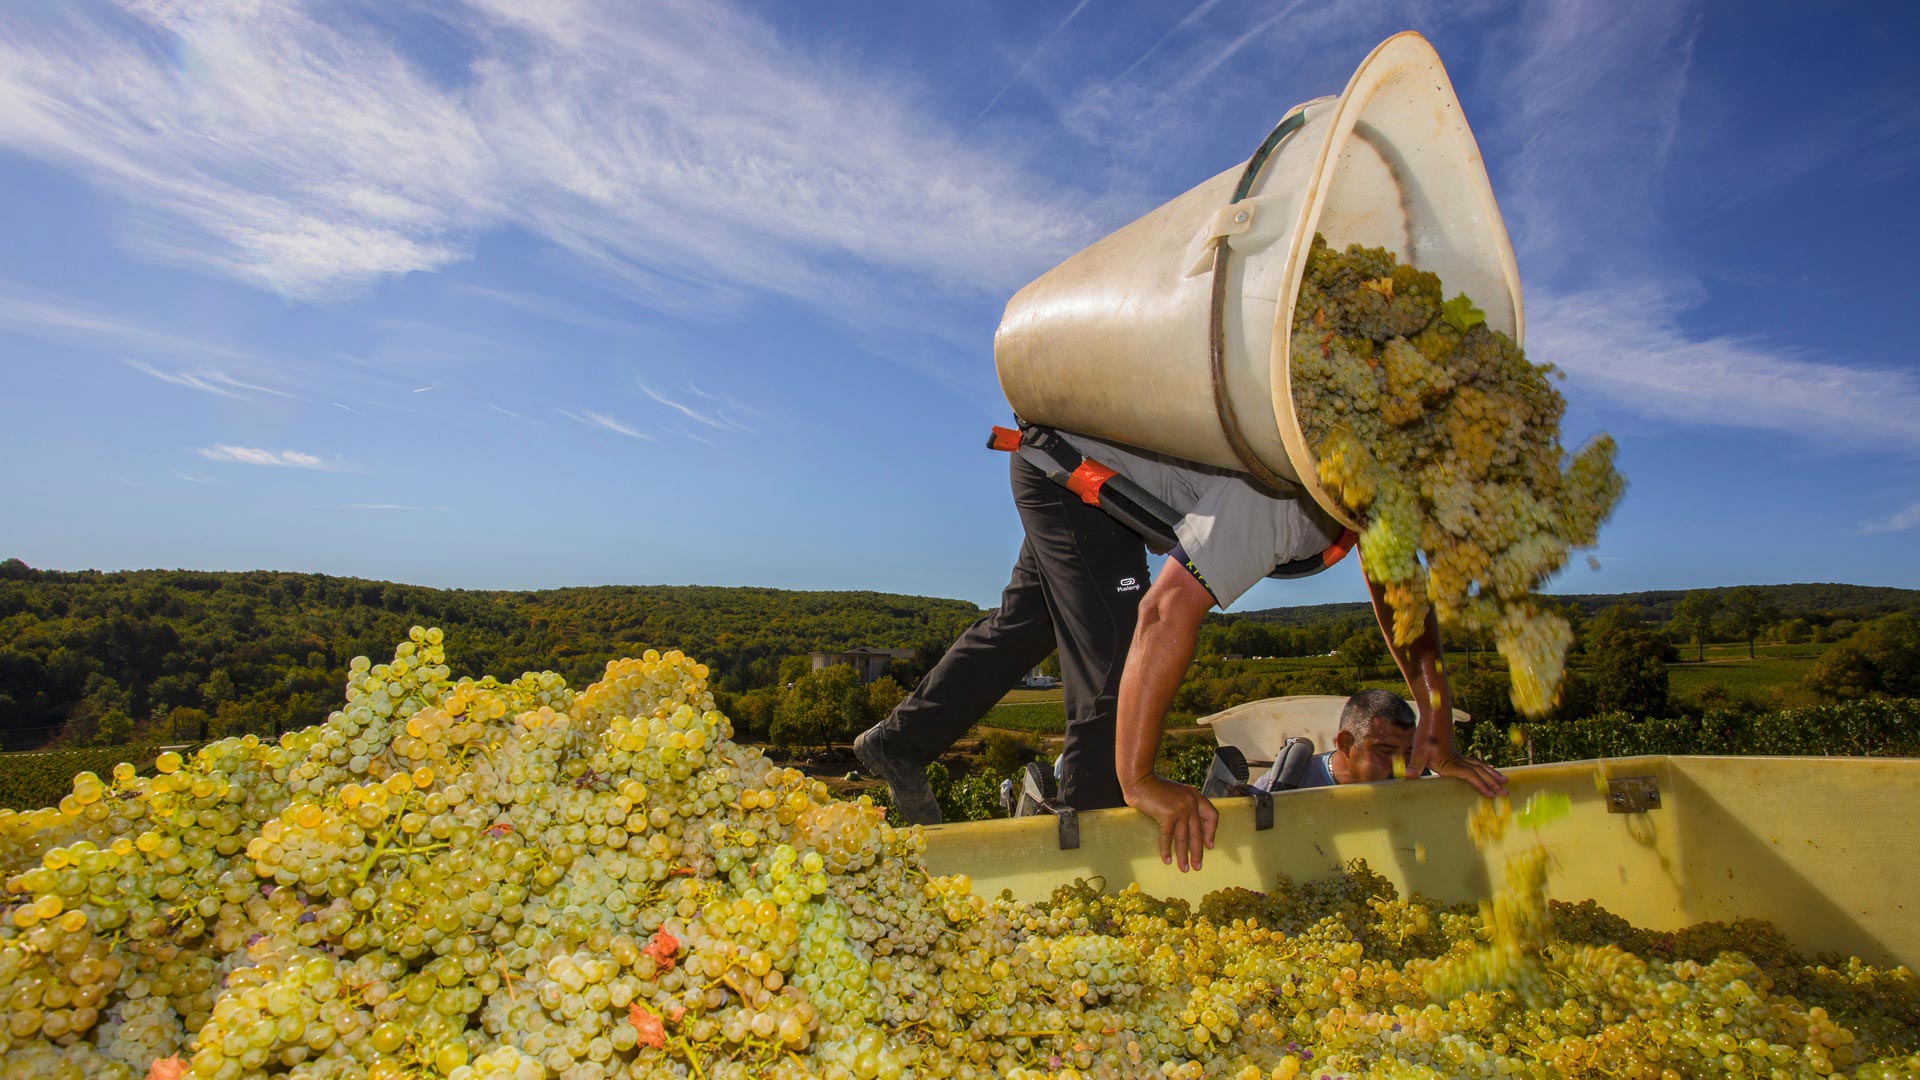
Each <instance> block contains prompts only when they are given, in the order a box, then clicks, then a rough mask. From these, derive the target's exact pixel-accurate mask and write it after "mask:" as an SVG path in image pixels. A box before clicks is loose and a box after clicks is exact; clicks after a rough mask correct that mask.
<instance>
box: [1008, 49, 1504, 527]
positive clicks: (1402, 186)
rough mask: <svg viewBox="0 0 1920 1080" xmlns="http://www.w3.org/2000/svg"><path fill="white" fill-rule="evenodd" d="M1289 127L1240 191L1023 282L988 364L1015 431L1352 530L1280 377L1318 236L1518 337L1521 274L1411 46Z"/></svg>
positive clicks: (1479, 176)
mask: <svg viewBox="0 0 1920 1080" xmlns="http://www.w3.org/2000/svg"><path fill="white" fill-rule="evenodd" d="M1296 114H1298V116H1299V120H1298V126H1297V129H1295V130H1293V131H1292V132H1291V133H1290V134H1287V135H1285V136H1284V137H1282V138H1281V139H1280V140H1279V141H1278V143H1277V145H1276V146H1274V147H1273V149H1272V151H1271V153H1270V154H1269V155H1268V156H1267V157H1266V158H1265V160H1264V161H1258V155H1256V158H1255V162H1257V164H1255V162H1250V163H1248V164H1255V175H1254V176H1253V177H1252V178H1251V184H1250V187H1248V189H1247V195H1246V197H1244V198H1242V199H1241V200H1239V201H1237V202H1236V201H1234V198H1233V196H1234V193H1235V189H1236V187H1237V186H1238V185H1239V184H1240V183H1241V181H1242V176H1243V174H1244V173H1245V172H1246V170H1247V165H1246V164H1243V165H1240V166H1236V167H1234V168H1232V169H1229V170H1227V171H1226V172H1223V173H1221V174H1220V175H1218V176H1216V177H1214V178H1213V179H1211V180H1208V181H1206V182H1205V183H1202V184H1200V185H1199V186H1198V187H1195V188H1193V189H1192V190H1191V191H1188V192H1187V193H1186V194H1184V195H1181V196H1180V197H1178V198H1176V199H1174V200H1173V201H1171V202H1169V203H1167V204H1165V205H1163V206H1161V207H1160V208H1159V209H1156V210H1154V211H1152V212H1151V213H1149V214H1147V215H1146V216H1145V217H1142V218H1140V219H1139V220H1138V221H1135V222H1133V223H1132V224H1130V225H1127V226H1126V227H1124V228H1122V229H1120V230H1119V231H1118V232H1115V233H1113V234H1111V235H1109V236H1107V237H1105V238H1104V239H1102V240H1099V241H1097V242H1096V243H1094V244H1093V245H1092V246H1090V247H1088V248H1086V249H1085V250H1084V251H1081V252H1080V253H1079V254H1077V255H1074V256H1073V257H1071V258H1069V259H1068V260H1067V261H1065V262H1063V263H1061V264H1060V265H1059V266H1057V267H1054V268H1053V269H1052V270H1049V271H1048V272H1047V273H1046V274H1044V275H1042V276H1041V277H1040V278H1038V279H1036V280H1035V281H1033V282H1032V283H1030V284H1029V285H1027V286H1026V287H1025V288H1023V289H1021V290H1020V291H1019V292H1018V293H1017V294H1015V295H1014V297H1013V299H1012V300H1010V301H1008V303H1007V311H1006V315H1005V317H1004V318H1002V319H1001V322H1000V329H999V332H998V333H997V334H996V335H995V337H994V364H995V367H996V368H997V369H998V371H999V375H1000V386H1001V389H1002V391H1003V392H1004V393H1005V394H1006V396H1007V402H1008V403H1009V404H1010V405H1012V406H1013V411H1014V413H1015V414H1016V415H1017V416H1019V417H1020V418H1021V419H1022V420H1025V421H1028V422H1030V423H1035V424H1043V425H1046V426H1048V427H1055V428H1059V429H1062V430H1065V431H1074V432H1080V433H1083V434H1087V435H1093V436H1097V437H1100V438H1105V439H1111V440H1113V441H1116V442H1122V443H1128V444H1131V445H1134V446H1139V447H1144V448H1146V449H1149V450H1154V451H1158V452H1160V453H1164V454H1171V455H1174V456H1176V457H1181V458H1185V459H1187V460H1189V461H1196V462H1201V463H1204V464H1208V465H1215V466H1219V467H1222V468H1230V469H1238V470H1242V471H1245V472H1249V473H1251V474H1253V475H1255V476H1260V477H1266V478H1270V479H1271V478H1277V479H1279V480H1281V481H1290V482H1295V483H1298V484H1299V485H1300V486H1301V487H1302V488H1304V489H1305V490H1306V491H1307V492H1308V493H1309V494H1311V495H1312V496H1313V498H1314V500H1315V501H1317V502H1318V503H1319V504H1320V505H1321V506H1322V507H1324V508H1326V510H1327V512H1328V513H1330V514H1332V515H1333V516H1334V517H1336V518H1338V519H1339V520H1341V521H1342V522H1344V523H1346V524H1348V525H1353V524H1355V523H1354V521H1353V518H1352V515H1350V514H1348V513H1347V511H1346V509H1345V508H1344V507H1342V506H1340V504H1339V503H1338V502H1337V501H1336V500H1335V499H1334V498H1333V496H1332V495H1331V494H1330V493H1328V492H1327V491H1325V490H1324V489H1323V488H1322V487H1321V486H1320V484H1319V481H1318V479H1317V478H1316V477H1315V474H1314V467H1313V454H1312V452H1311V451H1310V450H1308V448H1307V444H1306V439H1305V436H1304V435H1303V434H1302V433H1301V430H1300V424H1299V421H1298V420H1297V419H1296V417H1295V416H1294V410H1293V395H1292V390H1291V388H1290V384H1289V379H1290V375H1291V365H1290V364H1289V362H1288V357H1289V348H1288V346H1289V340H1290V338H1291V334H1290V332H1289V328H1290V327H1291V326H1292V324H1293V306H1294V302H1295V299H1296V297H1297V296H1298V295H1299V292H1300V275H1301V273H1302V271H1303V270H1304V268H1305V265H1306V259H1307V253H1308V250H1309V249H1310V247H1311V246H1312V243H1313V236H1314V233H1315V232H1316V231H1317V232H1319V233H1320V234H1322V235H1324V236H1325V237H1326V239H1327V242H1328V243H1330V244H1332V245H1334V246H1335V247H1342V248H1343V247H1345V246H1346V245H1348V244H1351V243H1362V244H1366V245H1369V246H1376V247H1385V248H1387V249H1388V250H1390V251H1392V252H1394V253H1395V254H1396V255H1397V256H1398V257H1399V258H1400V259H1401V261H1403V262H1406V263H1410V264H1412V265H1414V266H1417V267H1419V268H1420V269H1423V270H1428V271H1432V272H1433V273H1435V274H1438V275H1439V276H1440V279H1441V281H1442V282H1443V283H1444V284H1445V287H1446V288H1447V290H1448V292H1449V294H1450V295H1451V294H1452V293H1454V292H1465V293H1466V294H1467V295H1468V296H1469V297H1471V298H1472V299H1473V301H1474V303H1475V304H1477V305H1478V306H1479V307H1480V308H1481V309H1482V310H1484V311H1485V312H1486V315H1487V322H1488V324H1489V325H1490V326H1492V327H1493V328H1494V329H1496V330H1503V331H1506V332H1507V333H1509V334H1511V335H1512V336H1513V338H1514V340H1515V341H1519V340H1520V339H1521V333H1522V330H1523V325H1522V314H1521V308H1520V279H1519V274H1518V272H1517V271H1516V269H1515V267H1514V261H1513V247H1512V245H1511V244H1510V243H1509V242H1508V240H1507V230H1506V226H1505V225H1504V224H1502V222H1501V220H1500V209H1499V207H1498V206H1496V205H1495V203H1494V199H1493V188H1492V186H1491V185H1490V184H1489V183H1488V182H1487V171H1486V167H1485V166H1484V165H1483V164H1482V162H1481V160H1480V149H1479V146H1478V145H1477V144H1476V143H1475V142H1474V138H1473V132H1472V131H1471V130H1469V129H1468V127H1467V121H1466V117H1465V116H1463V115H1462V114H1461V111H1460V101H1459V99H1458V98H1456V97H1455V96H1454V93H1453V84H1452V83H1451V82H1450V81H1449V80H1448V78H1447V72H1446V68H1445V67H1444V66H1442V65H1441V63H1440V57H1439V54H1437V53H1436V52H1434V50H1433V46H1432V45H1430V44H1429V43H1428V42H1427V40H1426V39H1425V38H1423V37H1421V36H1420V35H1419V34H1416V33H1413V32H1411V31H1409V32H1406V33H1401V34H1396V35H1394V36H1393V37H1390V38H1388V39H1387V40H1386V41H1384V42H1382V43H1381V44H1380V46H1379V47H1378V48H1376V49H1374V50H1373V52H1372V53H1370V54H1369V55H1368V56H1367V58H1366V59H1365V60H1363V61H1361V63H1360V67H1359V69H1358V70H1356V71H1355V72H1354V73H1353V78H1352V80H1350V81H1349V82H1348V83H1347V88H1346V90H1345V91H1344V92H1342V93H1341V94H1340V96H1339V97H1337V98H1321V99H1318V100H1315V101H1310V102H1307V103H1306V104H1305V105H1300V106H1296V107H1295V108H1293V109H1292V110H1289V112H1288V113H1287V118H1288V119H1289V120H1290V119H1291V118H1293V117H1294V116H1295V115H1296ZM1287 126H1288V124H1287V122H1285V121H1283V124H1282V127H1283V128H1285V127H1287ZM1220 245H1224V246H1225V248H1226V251H1225V252H1224V254H1223V253H1222V252H1221V251H1220V250H1219V246H1220ZM1222 268H1224V269H1223V270H1222ZM1217 273H1220V274H1222V275H1223V276H1222V279H1221V284H1222V286H1223V287H1222V290H1221V298H1220V299H1221V303H1220V315H1221V317H1220V323H1219V338H1220V362H1219V365H1218V367H1219V387H1218V398H1219V400H1216V387H1215V366H1216V365H1215V361H1214V356H1213V350H1212V347H1211V346H1210V333H1211V327H1212V320H1213V317H1214V285H1215V283H1214V277H1215V275H1216V274H1217ZM1236 430H1237V432H1238V434H1239V439H1238V440H1237V441H1239V442H1240V444H1241V448H1240V450H1238V451H1236V448H1235V445H1234V443H1235V441H1236V439H1235V438H1234V432H1235V431H1236Z"/></svg>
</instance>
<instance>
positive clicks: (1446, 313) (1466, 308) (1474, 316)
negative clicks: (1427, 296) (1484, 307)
mask: <svg viewBox="0 0 1920 1080" xmlns="http://www.w3.org/2000/svg"><path fill="white" fill-rule="evenodd" d="M1440 317H1441V318H1442V319H1445V320H1446V322H1447V325H1448V326H1451V327H1453V328H1454V329H1455V330H1458V331H1460V332H1461V333H1463V334H1464V333H1466V332H1467V331H1469V330H1471V329H1473V328H1474V327H1476V326H1479V325H1480V324H1481V323H1483V322H1486V321H1487V313H1486V312H1484V311H1481V310H1480V309H1479V308H1477V307H1474V306H1473V301H1471V300H1469V299H1467V294H1466V293H1461V294H1460V295H1458V296H1456V297H1454V298H1453V299H1451V300H1449V301H1447V302H1446V303H1444V304H1441V305H1440Z"/></svg>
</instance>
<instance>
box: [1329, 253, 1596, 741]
mask: <svg viewBox="0 0 1920 1080" xmlns="http://www.w3.org/2000/svg"><path fill="white" fill-rule="evenodd" d="M1443 296H1444V290H1443V288H1442V286H1441V283H1440V279H1439V278H1438V277H1436V276H1435V275H1433V274H1430V273H1426V272H1424V271H1420V270H1416V269H1415V268H1413V267H1412V266H1407V265H1404V264H1401V263H1399V262H1398V261H1397V260H1396V259H1395V258H1394V256H1393V254H1392V253H1391V252H1388V251H1386V250H1385V249H1382V248H1366V247H1361V246H1360V245H1358V244H1356V245H1353V246H1351V247H1349V248H1348V249H1347V250H1346V251H1344V252H1341V251H1335V250H1334V249H1333V248H1331V247H1329V246H1328V245H1327V243H1326V242H1325V240H1324V239H1322V238H1320V237H1318V236H1316V237H1315V238H1314V243H1313V249H1312V252H1311V253H1310V255H1309V257H1308V262H1307V271H1306V274H1305V275H1304V278H1303V281H1302V283H1301V286H1300V297H1299V302H1298V305H1297V306H1296V308H1295V316H1294V324H1293V337H1292V344H1291V351H1292V357H1293V360H1292V363H1293V373H1292V386H1293V397H1294V407H1295V411H1296V414H1297V415H1298V417H1299V420H1300V424H1301V429H1302V431H1303V432H1304V433H1305V435H1306V437H1307V442H1308V444H1309V445H1310V446H1311V447H1312V448H1313V451H1314V455H1315V459H1316V471H1317V473H1318V476H1319V479H1320V482H1321V483H1322V484H1324V485H1325V486H1326V487H1327V489H1328V490H1329V491H1331V492H1332V493H1333V494H1334V495H1335V497H1337V498H1338V499H1339V500H1340V502H1341V504H1342V505H1343V506H1345V507H1346V508H1347V509H1348V510H1349V511H1351V512H1352V513H1353V514H1355V515H1356V516H1357V517H1358V518H1360V519H1361V521H1362V522H1363V523H1364V531H1363V532H1362V533H1361V536H1360V557H1361V559H1362V562H1363V564H1364V566H1365V568H1366V570H1367V573H1368V575H1369V576H1370V577H1372V578H1373V580H1375V581H1377V582H1380V583H1381V585H1382V586H1383V587H1384V589H1385V592H1386V596H1387V599H1388V601H1389V602H1390V603H1391V604H1392V606H1393V610H1394V628H1393V631H1394V636H1395V638H1396V639H1397V640H1398V641H1400V642H1401V643H1402V644H1405V643H1407V642H1410V641H1412V640H1413V639H1414V638H1415V637H1417V636H1419V634H1420V631H1421V628H1422V626H1423V625H1424V624H1425V621H1426V617H1427V612H1428V611H1430V610H1432V611H1435V612H1437V613H1438V614H1439V617H1440V619H1441V621H1442V622H1444V623H1449V624H1456V625H1465V626H1469V627H1472V628H1474V629H1477V630H1483V631H1487V632H1490V633H1491V634H1492V635H1493V638H1494V641H1495V644H1496V645H1497V647H1498V648H1499V650H1500V653H1501V655H1502V656H1504V657H1506V658H1507V662H1508V665H1509V668H1510V670H1511V671H1512V673H1513V700H1514V704H1515V705H1516V706H1517V707H1518V708H1519V709H1520V710H1521V712H1523V713H1525V714H1527V715H1530V716H1538V715H1540V714H1542V713H1544V712H1546V711H1548V710H1549V709H1550V708H1551V707H1552V706H1553V704H1554V702H1555V701H1556V699H1557V697H1558V694H1559V687H1560V676H1561V672H1562V665H1563V663H1564V659H1565V656H1566V651H1567V646H1568V645H1569V644H1570V643H1571V641H1572V638H1573V635H1572V633H1571V631H1570V630H1569V629H1568V627H1567V624H1566V622H1565V620H1563V619H1561V618H1560V617H1559V616H1558V615H1555V614H1552V613H1550V612H1545V611H1542V610H1540V609H1539V608H1538V606H1537V605H1536V604H1535V603H1533V602H1532V601H1531V600H1530V599H1529V598H1530V596H1531V595H1532V593H1533V590H1534V589H1535V588H1536V587H1538V585H1539V584H1540V582H1541V581H1542V580H1543V579H1544V578H1546V577H1547V575H1549V574H1552V573H1553V572H1554V571H1556V570H1558V569H1560V568H1561V567H1562V566H1563V565H1564V564H1565V563H1566V558H1567V550H1568V549H1569V548H1570V547H1584V546H1590V545H1592V544H1593V543H1594V542H1595V540H1596V538H1597V535H1598V532H1599V528H1600V524H1601V522H1603V521H1605V520H1606V518H1607V516H1608V515H1609V514H1610V513H1611V512H1612V510H1613V506H1614V503H1615V502H1617V501H1618V499H1619V497H1620V493H1621V490H1622V488H1623V487H1624V482H1623V481H1622V480H1621V478H1620V474H1619V473H1618V472H1616V471H1615V470H1614V467H1613V455H1614V444H1613V440H1612V439H1610V438H1608V437H1607V436H1606V435H1600V436H1597V437H1595V438H1594V439H1593V440H1592V441H1591V442H1589V443H1587V444H1586V445H1585V446H1584V447H1582V448H1581V449H1580V450H1579V451H1578V452H1577V453H1575V454H1573V455H1571V457H1569V456H1568V455H1567V454H1566V453H1564V452H1563V450H1562V449H1561V446H1560V419H1561V415H1562V413H1563V412H1564V411H1565V408H1566V402H1565V401H1564V400H1563V399H1562V398H1561V396H1560V394H1559V392H1558V391H1556V390H1555V389H1554V388H1553V386H1552V384H1551V382H1550V381H1549V378H1550V376H1551V375H1552V374H1553V369H1552V368H1551V367H1549V366H1546V365H1540V364H1534V363H1531V362H1529V361H1528V360H1527V358H1526V355H1525V353H1524V352H1522V351H1521V349H1520V346H1519V345H1518V344H1517V343H1515V342H1514V340H1513V339H1512V338H1510V337H1508V336H1507V335H1506V334H1503V333H1501V332H1499V331H1497V330H1494V329H1493V328H1492V327H1490V326H1488V325H1487V322H1486V317H1485V315H1484V314H1483V313H1482V312H1481V311H1479V310H1478V309H1477V308H1475V307H1474V306H1473V304H1472V303H1471V302H1470V301H1469V300H1468V299H1467V298H1466V297H1465V296H1464V295H1462V296H1456V297H1455V298H1453V299H1452V300H1445V301H1443V300H1442V297H1443Z"/></svg>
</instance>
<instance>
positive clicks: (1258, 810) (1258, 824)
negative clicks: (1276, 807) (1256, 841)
mask: <svg viewBox="0 0 1920 1080" xmlns="http://www.w3.org/2000/svg"><path fill="white" fill-rule="evenodd" d="M1234 794H1235V795H1244V796H1246V797H1247V798H1249V799H1252V800H1253V831H1254V832H1266V831H1267V830H1268V829H1271V828H1273V796H1272V795H1269V794H1267V793H1266V792H1264V791H1261V790H1260V789H1259V788H1257V787H1254V786H1253V785H1252V784H1241V785H1240V787H1239V788H1238V789H1236V790H1235V791H1234Z"/></svg>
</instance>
